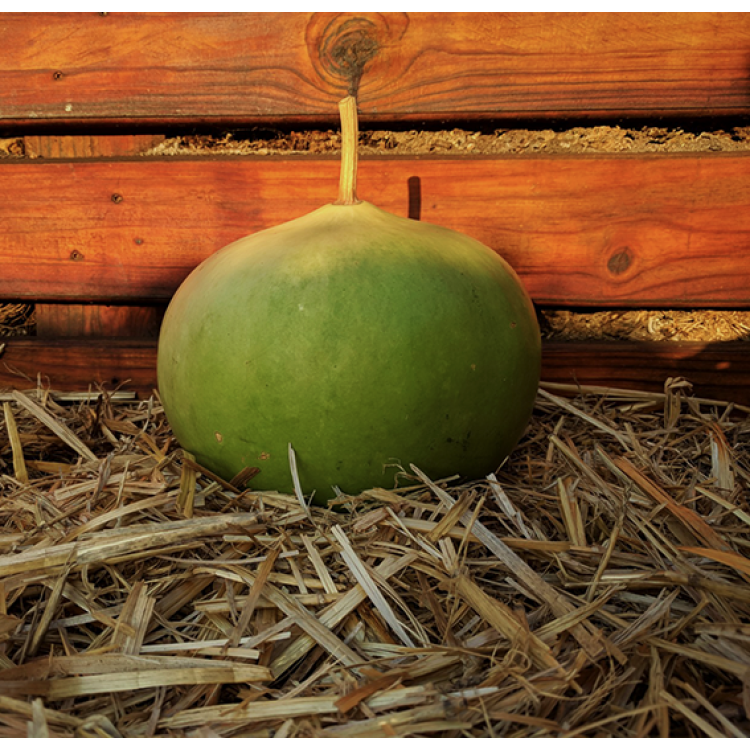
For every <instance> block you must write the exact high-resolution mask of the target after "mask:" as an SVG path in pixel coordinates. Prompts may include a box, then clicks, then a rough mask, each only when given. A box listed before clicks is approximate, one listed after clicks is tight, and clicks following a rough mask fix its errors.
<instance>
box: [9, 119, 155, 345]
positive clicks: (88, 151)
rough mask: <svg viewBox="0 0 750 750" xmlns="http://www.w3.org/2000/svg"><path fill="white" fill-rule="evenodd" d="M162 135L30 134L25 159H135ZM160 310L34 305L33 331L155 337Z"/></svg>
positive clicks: (49, 334) (45, 334) (65, 335)
mask: <svg viewBox="0 0 750 750" xmlns="http://www.w3.org/2000/svg"><path fill="white" fill-rule="evenodd" d="M162 140H164V136H162V135H149V134H143V133H134V134H120V135H31V136H26V137H25V138H24V151H25V154H26V156H27V157H30V158H44V159H61V158H66V159H74V158H88V157H102V156H107V157H111V156H137V155H138V154H140V153H142V152H143V151H146V150H148V149H149V148H151V147H152V146H154V145H156V144H157V143H159V142H160V141H162ZM161 316H162V310H161V309H159V308H157V307H153V306H144V307H135V306H128V307H123V306H109V305H65V304H62V305H56V304H49V303H46V304H45V303H41V304H37V306H36V330H37V334H38V335H39V336H43V337H47V338H55V337H58V336H59V337H61V338H69V337H73V336H98V337H103V338H111V337H120V338H137V337H141V336H142V337H146V338H149V337H155V336H156V335H157V334H158V331H159V324H160V322H161Z"/></svg>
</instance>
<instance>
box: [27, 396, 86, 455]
mask: <svg viewBox="0 0 750 750" xmlns="http://www.w3.org/2000/svg"><path fill="white" fill-rule="evenodd" d="M13 398H14V400H15V401H16V403H17V404H18V405H19V406H22V407H23V408H24V409H26V411H28V412H30V413H31V414H33V415H34V416H35V417H36V418H37V419H38V420H39V421H40V422H41V423H42V424H43V425H44V426H45V427H48V428H49V429H50V430H52V432H54V433H55V435H57V437H59V438H60V440H62V441H63V442H64V443H66V444H67V445H69V446H70V447H71V448H72V449H73V450H74V451H75V452H76V453H78V454H79V455H80V456H82V457H83V458H85V459H86V460H87V461H96V460H97V458H96V456H95V455H94V453H93V452H92V451H91V449H90V448H88V446H86V445H85V444H84V443H83V441H82V440H80V439H79V438H78V436H77V435H76V434H75V433H74V432H72V431H71V430H70V429H69V428H68V427H66V426H65V425H64V424H61V423H60V422H59V421H58V420H56V419H55V418H54V417H53V416H52V415H51V414H50V413H49V412H48V411H47V410H46V409H45V408H44V407H43V406H40V405H39V404H37V403H35V402H34V401H32V400H31V399H30V398H29V397H28V396H26V395H25V394H23V393H21V392H20V391H13Z"/></svg>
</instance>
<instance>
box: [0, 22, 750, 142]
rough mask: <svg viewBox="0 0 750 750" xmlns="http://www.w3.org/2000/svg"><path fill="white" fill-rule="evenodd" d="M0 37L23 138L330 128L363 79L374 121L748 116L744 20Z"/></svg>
mask: <svg viewBox="0 0 750 750" xmlns="http://www.w3.org/2000/svg"><path fill="white" fill-rule="evenodd" d="M0 38H2V45H0V72H1V73H2V76H1V77H2V80H3V86H2V87H0V122H2V120H6V121H16V122H17V123H20V124H23V126H24V127H25V128H27V129H28V128H29V127H36V126H40V125H44V124H45V123H47V122H48V121H50V120H61V121H63V122H68V123H75V124H77V125H81V124H88V125H92V124H102V123H118V124H122V123H125V122H127V123H134V122H140V123H141V124H143V123H144V122H151V123H152V124H153V123H172V124H174V123H181V122H182V123H190V125H191V126H192V125H194V124H198V123H201V122H203V123H207V122H210V123H224V124H228V123H235V124H236V123H257V122H267V123H271V122H276V123H278V122H284V123H285V124H294V123H295V122H296V123H299V122H303V121H318V122H329V123H335V122H336V120H337V116H338V115H337V111H336V102H337V101H338V100H339V99H341V98H342V96H343V95H345V94H346V92H347V90H348V89H349V88H350V87H351V86H352V84H354V83H356V79H357V77H358V73H359V72H362V75H361V83H360V87H359V98H360V106H361V112H362V117H363V122H367V121H388V120H412V121H413V120H422V119H434V120H445V119H454V120H455V119H464V120H466V119H474V118H494V119H499V118H519V117H520V118H529V117H548V116H565V117H587V118H590V117H593V118H600V119H601V118H604V117H607V118H613V117H629V116H637V117H642V116H654V115H658V116H664V115H677V116H691V115H706V114H708V115H738V114H740V115H741V114H747V113H748V111H750V87H748V84H747V80H748V79H747V76H748V55H749V54H750V15H748V14H746V13H358V12H348V13H55V14H47V13H3V14H1V15H0ZM352 63H354V65H352ZM360 69H361V70H360ZM27 132H28V130H27Z"/></svg>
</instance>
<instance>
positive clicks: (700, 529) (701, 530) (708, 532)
mask: <svg viewBox="0 0 750 750" xmlns="http://www.w3.org/2000/svg"><path fill="white" fill-rule="evenodd" d="M612 462H613V463H614V465H615V466H616V467H617V468H618V469H620V471H622V472H623V474H625V475H626V476H627V477H628V478H629V479H631V480H632V481H633V482H635V484H636V485H638V487H640V488H641V489H642V490H643V491H644V492H646V493H647V494H648V495H649V497H651V498H653V499H654V500H655V501H656V502H657V503H659V504H660V505H663V506H664V507H665V508H666V509H667V510H668V511H669V512H670V513H672V515H674V516H675V517H676V518H678V519H679V520H680V521H682V522H683V523H684V524H685V526H687V527H688V528H689V529H690V530H691V531H692V532H693V533H694V534H695V535H696V536H698V538H699V539H702V540H703V541H704V542H705V543H706V544H707V545H708V546H709V547H713V548H714V549H719V550H721V549H724V550H726V549H729V546H728V545H727V544H726V542H724V540H723V539H722V538H721V537H720V536H719V535H718V534H717V533H716V532H715V531H714V530H713V529H712V528H711V527H710V526H709V525H708V523H706V521H704V520H703V519H702V518H701V517H700V516H699V515H698V514H697V513H696V512H695V511H693V510H691V509H690V508H687V507H685V506H684V505H678V504H677V503H676V502H675V501H674V500H673V499H672V498H671V497H670V496H669V495H668V494H667V493H666V492H665V491H664V490H663V489H661V488H660V487H657V486H656V485H655V484H654V483H653V482H652V481H651V480H650V479H649V478H648V477H646V476H645V475H644V474H643V473H642V472H641V471H639V470H638V469H637V468H636V467H635V466H633V464H632V463H630V461H628V459H627V458H625V457H624V456H620V457H618V458H615V459H613V461H612Z"/></svg>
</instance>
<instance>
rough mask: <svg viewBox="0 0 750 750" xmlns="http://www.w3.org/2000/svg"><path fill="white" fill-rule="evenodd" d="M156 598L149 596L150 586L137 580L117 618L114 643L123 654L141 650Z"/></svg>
mask: <svg viewBox="0 0 750 750" xmlns="http://www.w3.org/2000/svg"><path fill="white" fill-rule="evenodd" d="M155 604H156V599H155V598H154V597H153V596H149V594H148V588H147V586H146V584H144V583H143V581H137V582H136V584H135V585H134V586H133V588H132V589H131V591H130V593H129V594H128V598H127V599H126V600H125V604H124V605H123V608H122V611H121V612H120V616H119V617H118V618H117V624H116V625H115V629H114V633H112V645H113V646H115V647H117V648H119V650H120V651H122V653H123V654H130V655H133V656H135V655H137V654H139V653H140V651H141V646H142V645H143V639H144V638H145V637H146V633H147V632H148V628H149V625H150V623H151V616H152V614H153V611H154V605H155Z"/></svg>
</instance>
